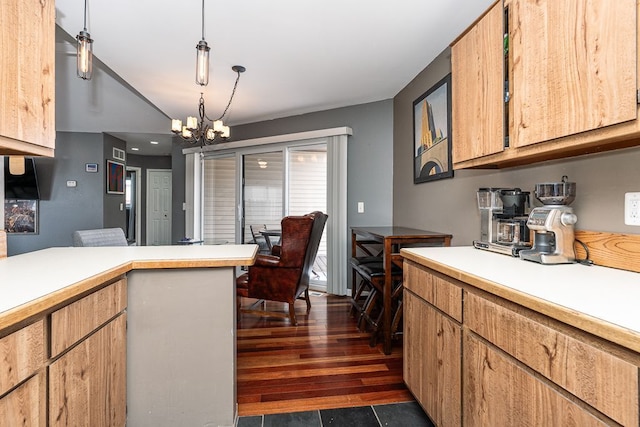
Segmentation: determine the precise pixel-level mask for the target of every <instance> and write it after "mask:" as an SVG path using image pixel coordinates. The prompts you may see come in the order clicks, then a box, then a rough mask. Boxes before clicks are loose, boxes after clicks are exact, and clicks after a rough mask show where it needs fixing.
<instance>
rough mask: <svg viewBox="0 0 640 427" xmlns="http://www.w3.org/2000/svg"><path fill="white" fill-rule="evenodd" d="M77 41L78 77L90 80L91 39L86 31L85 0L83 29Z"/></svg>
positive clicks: (91, 71)
mask: <svg viewBox="0 0 640 427" xmlns="http://www.w3.org/2000/svg"><path fill="white" fill-rule="evenodd" d="M76 40H78V46H77V55H78V65H77V71H78V77H80V78H81V79H83V80H91V75H92V73H93V39H92V38H91V35H90V34H89V32H88V31H87V0H84V29H83V30H82V31H80V33H78V35H77V36H76Z"/></svg>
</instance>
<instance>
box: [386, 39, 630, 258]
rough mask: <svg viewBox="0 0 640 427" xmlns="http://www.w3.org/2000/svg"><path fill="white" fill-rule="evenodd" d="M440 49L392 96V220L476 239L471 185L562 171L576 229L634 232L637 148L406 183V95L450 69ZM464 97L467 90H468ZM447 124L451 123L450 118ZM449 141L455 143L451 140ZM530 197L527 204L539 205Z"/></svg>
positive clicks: (530, 183) (522, 183) (461, 240)
mask: <svg viewBox="0 0 640 427" xmlns="http://www.w3.org/2000/svg"><path fill="white" fill-rule="evenodd" d="M450 64H451V63H450V51H449V49H447V50H445V51H444V52H443V53H442V54H441V55H439V56H438V57H437V58H436V59H435V60H434V61H433V62H432V63H431V64H429V66H428V67H426V68H425V69H424V70H423V71H422V72H421V73H420V74H419V75H418V76H417V77H416V78H415V79H414V80H413V81H411V82H410V83H409V84H408V85H407V86H406V87H405V88H404V89H402V91H400V92H399V93H398V94H397V95H396V97H395V98H394V99H393V128H394V134H393V139H394V144H393V145H394V147H393V170H394V176H393V223H394V224H395V225H403V226H409V227H417V228H423V229H427V230H435V231H443V232H448V233H452V234H453V236H454V238H453V242H452V244H453V245H455V246H465V245H470V244H471V242H472V241H473V240H474V239H477V238H478V237H479V229H480V228H479V227H480V214H479V212H478V208H477V202H476V191H477V189H478V188H479V187H520V188H522V189H523V190H526V191H531V192H532V202H533V201H535V197H533V189H534V186H535V184H536V183H539V182H555V181H559V180H560V179H561V177H562V175H567V176H568V177H569V179H570V180H571V181H575V182H576V183H577V196H576V200H575V201H574V202H573V203H572V206H573V208H574V211H575V213H576V215H577V216H578V223H577V224H576V228H577V229H581V230H596V231H609V232H619V233H631V234H637V233H639V232H640V228H638V227H632V226H626V225H624V193H625V192H629V191H640V167H638V166H637V165H638V164H640V148H631V149H625V150H621V151H615V152H609V153H603V154H593V155H589V156H581V157H575V158H572V159H567V160H557V161H553V162H545V163H544V164H537V165H532V166H526V167H518V168H509V169H500V170H460V171H455V172H454V177H453V179H444V180H440V181H435V182H427V183H422V184H414V183H413V165H412V157H413V155H412V147H413V131H412V126H413V124H412V114H413V101H414V100H415V99H416V98H418V97H419V96H420V95H422V94H423V93H424V92H425V91H427V90H428V89H429V88H430V87H431V86H432V85H433V84H434V83H436V82H437V81H438V80H440V79H441V78H443V77H444V76H445V75H446V74H447V73H449V72H450V71H451V65H450ZM469 96H473V94H470V95H469ZM454 126H455V124H454ZM454 144H455V142H454ZM539 204H540V203H538V202H537V201H535V203H534V206H536V205H539Z"/></svg>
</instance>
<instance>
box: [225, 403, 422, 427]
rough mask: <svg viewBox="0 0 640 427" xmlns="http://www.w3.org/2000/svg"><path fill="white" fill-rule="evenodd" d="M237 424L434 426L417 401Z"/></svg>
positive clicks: (243, 426)
mask: <svg viewBox="0 0 640 427" xmlns="http://www.w3.org/2000/svg"><path fill="white" fill-rule="evenodd" d="M236 425H237V427H329V426H331V427H381V426H388V427H394V426H397V427H434V426H433V424H432V423H431V420H429V418H428V417H427V416H426V415H425V413H424V412H423V411H422V408H421V407H420V405H418V404H417V403H416V402H403V403H391V404H388V405H373V406H359V407H355V408H342V409H322V410H319V411H307V412H291V413H286V414H272V415H257V416H252V417H250V416H247V417H240V418H239V419H238V423H237V424H236Z"/></svg>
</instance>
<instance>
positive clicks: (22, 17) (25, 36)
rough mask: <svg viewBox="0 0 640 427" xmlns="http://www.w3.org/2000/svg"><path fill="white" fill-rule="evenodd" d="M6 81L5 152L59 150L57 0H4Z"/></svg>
mask: <svg viewBox="0 0 640 427" xmlns="http://www.w3.org/2000/svg"><path fill="white" fill-rule="evenodd" d="M0 85H1V86H0V155H3V154H33V155H45V156H53V149H54V148H55V99H54V93H55V7H54V1H53V0H2V5H1V6H0Z"/></svg>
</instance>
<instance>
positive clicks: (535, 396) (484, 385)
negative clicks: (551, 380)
mask: <svg viewBox="0 0 640 427" xmlns="http://www.w3.org/2000/svg"><path fill="white" fill-rule="evenodd" d="M463 371H464V375H465V387H464V408H463V410H464V415H463V417H464V420H465V426H478V427H483V426H548V427H553V426H557V427H564V426H581V427H588V426H603V427H604V426H605V425H607V424H605V423H603V422H602V421H600V420H598V419H597V418H595V417H594V416H593V415H591V414H590V413H588V412H586V411H584V410H583V409H582V408H580V407H579V406H577V405H576V404H575V403H573V402H571V401H570V400H568V399H567V398H565V397H564V396H562V395H561V394H559V393H558V392H557V391H555V390H554V389H552V388H551V387H550V386H548V385H546V384H544V383H543V382H542V381H540V380H538V379H537V378H536V377H535V376H533V375H532V374H530V373H529V372H527V371H525V370H524V369H522V368H520V367H519V366H517V365H516V364H515V363H514V362H512V361H511V360H510V359H507V358H506V357H505V356H503V355H502V354H500V353H498V352H497V351H495V350H493V349H491V348H489V347H488V346H487V345H485V344H484V343H482V342H480V340H479V339H477V338H475V337H473V336H471V334H468V333H465V336H464V361H463Z"/></svg>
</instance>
